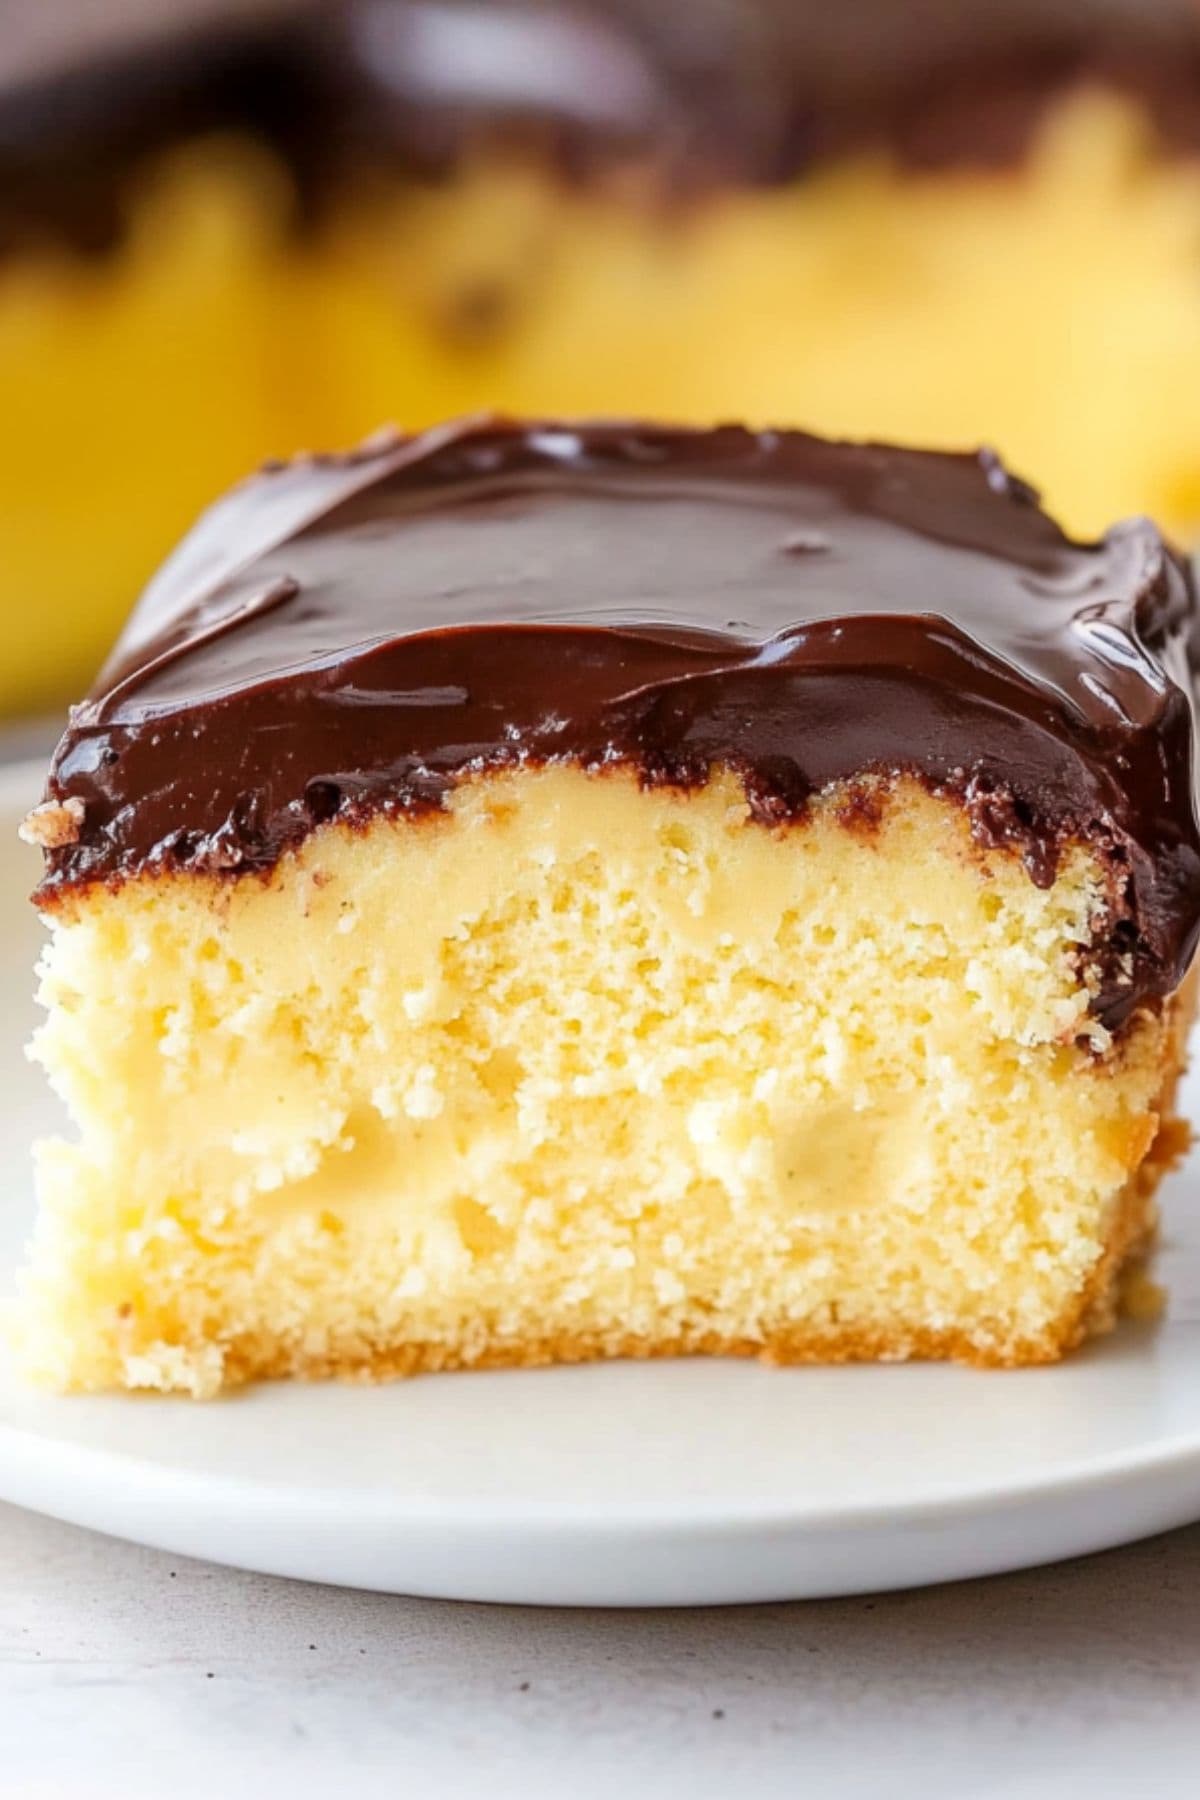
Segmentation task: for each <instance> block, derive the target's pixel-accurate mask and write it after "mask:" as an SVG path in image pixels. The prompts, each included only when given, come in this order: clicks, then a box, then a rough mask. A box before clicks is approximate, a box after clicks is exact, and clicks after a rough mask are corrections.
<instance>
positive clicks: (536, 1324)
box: [18, 767, 1187, 1395]
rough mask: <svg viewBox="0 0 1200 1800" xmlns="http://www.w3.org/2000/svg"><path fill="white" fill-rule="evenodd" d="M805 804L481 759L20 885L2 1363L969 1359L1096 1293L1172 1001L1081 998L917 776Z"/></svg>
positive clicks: (1151, 1161)
mask: <svg viewBox="0 0 1200 1800" xmlns="http://www.w3.org/2000/svg"><path fill="white" fill-rule="evenodd" d="M845 798H846V797H845V795H844V794H843V793H840V792H838V791H836V790H835V791H833V792H831V793H829V794H828V795H826V796H824V797H822V798H821V799H820V800H818V801H817V802H816V803H815V804H814V806H813V808H812V810H811V813H810V815H809V816H808V817H807V819H805V820H804V821H802V822H799V823H796V824H793V825H789V826H785V827H780V828H777V829H769V828H767V827H765V826H763V825H762V824H760V823H758V822H756V821H755V820H753V819H752V818H751V817H750V815H749V810H748V807H747V803H746V798H745V795H744V792H743V790H742V787H741V784H740V782H739V781H738V780H737V779H736V778H735V777H734V776H732V775H728V776H721V777H719V778H716V779H714V780H713V781H711V782H710V783H709V785H708V786H707V787H704V788H702V789H698V790H696V791H693V792H689V793H680V792H676V791H673V790H661V789H652V790H644V789H642V788H640V787H639V785H638V783H637V781H636V780H635V779H634V778H633V777H632V776H631V775H628V774H626V773H623V772H618V771H610V772H607V773H604V774H587V773H584V772H583V771H581V770H579V769H577V768H573V767H557V768H550V769H545V770H541V771H524V772H521V773H509V774H497V775H492V776H488V777H483V778H479V779H477V780H475V781H472V782H467V783H464V784H462V785H461V786H459V787H458V788H457V789H456V790H455V792H454V793H453V795H452V797H451V799H450V801H449V804H448V808H447V810H446V811H445V812H444V813H443V814H439V815H436V816H433V817H422V818H417V819H409V818H405V817H398V818H392V817H382V816H381V817H379V818H377V819H376V820H375V821H374V822H373V823H371V824H370V825H369V826H366V827H360V828H354V827H350V826H347V825H345V824H342V823H333V824H330V825H327V826H323V827H321V828H319V829H318V830H316V831H315V832H314V833H313V834H312V836H311V837H310V838H309V839H308V840H307V841H306V842H305V844H304V845H303V846H302V848H301V849H300V850H299V851H298V852H294V853H289V854H287V855H285V856H284V858H283V859H282V861H281V862H280V863H279V864H278V866H277V867H276V868H275V869H274V870H273V871H272V873H271V874H270V875H268V876H261V877H260V876H256V875H250V876H243V877H241V878H238V879H236V880H230V879H222V878H219V877H213V876H197V875H180V876H165V875H161V874H160V875H157V876H156V875H146V876H142V877H137V878H133V879H130V880H128V881H126V882H124V883H123V884H122V885H120V886H117V887H115V888H111V889H109V888H103V887H93V888H88V889H84V890H80V891H78V892H75V893H72V892H67V893H65V894H64V895H62V896H61V897H59V899H58V900H57V902H56V905H55V909H54V912H53V914H52V916H51V920H50V923H51V926H52V930H53V941H52V943H51V945H50V946H49V948H48V952H47V955H46V958H45V961H44V966H43V980H42V1000H43V1002H44V1003H45V1005H46V1006H47V1007H48V1008H49V1016H48V1018H47V1021H46V1023H45V1024H44V1025H43V1027H42V1029H41V1031H40V1033H39V1035H38V1039H37V1044H36V1053H37V1055H38V1057H39V1058H40V1060H41V1061H42V1062H43V1064H44V1065H45V1067H46V1068H47V1070H48V1071H49V1073H50V1075H51V1077H52V1079H53V1081H54V1084H55V1086H56V1087H57V1088H58V1090H59V1091H60V1093H61V1094H62V1095H63V1096H64V1098H65V1099H66V1101H67V1103H68V1105H69V1107H70V1110H71V1113H72V1115H73V1117H74V1120H75V1123H76V1126H77V1129H78V1137H77V1139H76V1140H75V1141H74V1142H69V1143H68V1142H52V1143H48V1144H44V1145H42V1146H41V1149H40V1154H39V1183H40V1192H41V1215H40V1221H39V1224H38V1227H37V1233H36V1236H35V1239H34V1242H33V1245H32V1249H31V1255H30V1261H29V1266H28V1269H27V1271H26V1274H25V1278H24V1287H23V1298H22V1301H21V1304H20V1313H19V1330H18V1335H19V1349H20V1354H21V1357H22V1360H23V1362H24V1365H25V1366H26V1368H27V1369H28V1370H29V1371H30V1372H31V1373H32V1374H33V1375H35V1376H36V1377H37V1378H39V1379H40V1380H42V1381H45V1382H48V1383H51V1384H53V1385H55V1386H58V1387H66V1388H91V1389H94V1388H103V1387H109V1386H124V1387H130V1388H157V1389H164V1390H182V1391H184V1392H188V1393H192V1394H196V1395H209V1394H212V1393H214V1392H216V1391H217V1390H219V1389H220V1388H221V1387H222V1386H224V1385H227V1384H230V1383H235V1382H238V1381H241V1380H244V1379H247V1378H250V1377H253V1376H257V1375H282V1374H296V1375H324V1374H330V1373H338V1374H362V1375H374V1376H378V1375H382V1374H388V1373H393V1372H402V1371H408V1370H415V1369H425V1368H430V1369H433V1368H443V1367H451V1366H459V1365H502V1364H520V1363H530V1362H538V1361H544V1360H572V1359H576V1358H581V1357H591V1356H605V1355H620V1354H627V1353H634V1354H639V1355H655V1354H666V1353H671V1352H675V1351H697V1350H704V1351H730V1352H738V1353H751V1354H758V1355H762V1356H765V1357H767V1358H769V1359H773V1360H777V1361H791V1360H804V1359H820V1360H830V1359H832V1360H838V1359H845V1358H858V1357H886V1358H903V1357H908V1356H913V1355H935V1356H947V1355H948V1356H955V1357H958V1358H961V1359H965V1360H968V1361H973V1362H979V1363H993V1364H996V1363H1000V1364H1003V1363H1013V1362H1036V1361H1042V1360H1046V1359H1050V1358H1054V1357H1056V1356H1058V1355H1060V1354H1061V1353H1062V1352H1063V1350H1064V1349H1066V1348H1068V1347H1069V1346H1070V1345H1072V1344H1073V1343H1074V1342H1076V1341H1077V1340H1078V1339H1079V1337H1080V1336H1081V1335H1083V1334H1084V1332H1085V1331H1086V1330H1088V1329H1090V1328H1093V1327H1098V1326H1102V1325H1103V1324H1105V1323H1107V1322H1108V1320H1109V1318H1110V1317H1111V1311H1112V1308H1111V1299H1112V1295H1113V1293H1114V1292H1115V1283H1116V1279H1117V1275H1118V1271H1119V1269H1120V1266H1121V1263H1122V1262H1123V1260H1124V1259H1125V1256H1126V1253H1127V1252H1129V1251H1130V1250H1132V1249H1133V1248H1134V1247H1135V1246H1136V1245H1138V1244H1140V1243H1142V1242H1143V1241H1144V1239H1145V1235H1146V1232H1147V1230H1148V1223H1149V1219H1150V1216H1151V1215H1150V1207H1151V1204H1152V1201H1151V1194H1152V1189H1153V1185H1154V1179H1156V1171H1157V1167H1158V1165H1157V1163H1156V1154H1155V1150H1154V1144H1155V1140H1156V1136H1157V1135H1158V1133H1159V1125H1160V1119H1161V1117H1162V1115H1163V1113H1164V1111H1165V1110H1166V1108H1167V1103H1168V1100H1169V1094H1170V1089H1171V1086H1172V1083H1173V1079H1174V1075H1175V1073H1176V1070H1177V1067H1178V1062H1179V1058H1180V1054H1181V1033H1182V1026H1183V1021H1184V1014H1185V1012H1186V1010H1187V1008H1186V1006H1184V1005H1181V1004H1179V1003H1170V1004H1168V1006H1167V1007H1166V1009H1165V1011H1164V1012H1163V1014H1162V1015H1161V1016H1155V1015H1153V1014H1151V1013H1149V1012H1147V1013H1146V1014H1144V1015H1142V1016H1139V1017H1138V1018H1136V1019H1135V1020H1134V1021H1133V1023H1132V1024H1131V1026H1130V1027H1128V1028H1127V1029H1126V1030H1124V1031H1123V1032H1122V1033H1121V1035H1120V1038H1119V1040H1118V1042H1117V1043H1115V1044H1111V1045H1110V1044H1109V1043H1108V1041H1107V1037H1106V1035H1105V1034H1099V1033H1098V1032H1097V1030H1096V1029H1095V1028H1094V1026H1093V1023H1092V1021H1091V1015H1090V1013H1089V998H1090V994H1091V991H1092V989H1093V988H1094V985H1095V981H1096V979H1097V977H1096V972H1095V970H1094V969H1089V967H1088V966H1087V960H1086V958H1085V957H1081V952H1080V946H1081V945H1082V944H1085V943H1087V942H1088V941H1089V938H1090V936H1091V933H1092V928H1093V924H1094V922H1095V919H1096V916H1097V914H1098V912H1099V909H1100V908H1101V907H1102V905H1103V901H1104V892H1105V890H1104V883H1103V879H1102V873H1101V871H1100V869H1099V868H1098V866H1097V865H1096V864H1095V863H1094V862H1093V861H1092V859H1091V858H1090V857H1089V855H1088V853H1087V852H1086V850H1085V849H1083V848H1079V849H1076V850H1074V851H1072V852H1070V853H1068V855H1067V856H1066V857H1065V859H1064V861H1063V864H1062V867H1061V869H1060V872H1059V876H1058V879H1057V880H1056V881H1055V883H1054V885H1053V886H1052V887H1051V888H1049V889H1040V888H1038V887H1036V886H1034V884H1033V882H1032V881H1031V880H1030V878H1029V876H1028V874H1027V873H1026V871H1025V869H1024V868H1023V866H1022V864H1021V863H1020V861H1019V859H1017V858H1016V857H1015V856H1013V855H1012V854H1010V853H1008V852H1001V851H990V852H984V851H983V850H981V849H980V848H979V847H978V846H977V845H976V844H975V843H974V842H973V840H972V838H971V835H970V832H969V828H968V825H967V822H966V819H965V816H964V814H963V812H962V810H961V808H959V807H958V806H957V805H955V804H953V803H951V802H949V801H942V800H938V799H936V798H934V797H932V796H931V795H929V794H927V793H926V792H925V791H924V790H923V789H922V788H921V787H919V786H918V785H916V784H915V783H911V782H908V781H902V782H898V783H897V784H896V785H895V786H894V788H892V789H891V790H881V795H880V804H879V807H878V809H877V810H878V823H877V824H874V823H873V824H872V826H871V827H870V828H866V827H864V826H862V825H861V824H859V825H857V826H854V825H851V824H848V823H847V822H846V821H847V820H848V819H851V818H853V817H854V809H853V808H850V807H847V806H846V805H845ZM872 810H873V812H874V810H876V809H872Z"/></svg>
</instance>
